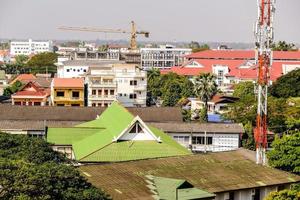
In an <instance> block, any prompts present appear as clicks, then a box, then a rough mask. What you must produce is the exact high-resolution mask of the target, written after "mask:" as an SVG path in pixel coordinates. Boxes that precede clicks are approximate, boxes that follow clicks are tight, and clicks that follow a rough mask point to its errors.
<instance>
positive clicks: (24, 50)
mask: <svg viewBox="0 0 300 200" xmlns="http://www.w3.org/2000/svg"><path fill="white" fill-rule="evenodd" d="M52 51H53V44H52V41H33V40H32V39H29V40H28V41H12V42H10V55H12V56H16V55H27V56H29V55H31V54H38V53H43V52H52Z"/></svg>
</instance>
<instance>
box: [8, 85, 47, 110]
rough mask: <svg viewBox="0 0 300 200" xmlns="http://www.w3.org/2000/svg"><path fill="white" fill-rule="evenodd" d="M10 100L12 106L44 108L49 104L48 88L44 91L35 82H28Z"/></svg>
mask: <svg viewBox="0 0 300 200" xmlns="http://www.w3.org/2000/svg"><path fill="white" fill-rule="evenodd" d="M11 99H12V105H20V106H46V105H49V103H50V88H48V89H44V88H42V87H40V86H39V85H38V83H37V82H34V81H29V82H28V83H26V84H25V85H23V86H22V88H21V89H20V90H19V91H18V92H16V93H15V94H13V95H12V96H11Z"/></svg>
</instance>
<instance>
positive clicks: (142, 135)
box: [115, 116, 160, 142]
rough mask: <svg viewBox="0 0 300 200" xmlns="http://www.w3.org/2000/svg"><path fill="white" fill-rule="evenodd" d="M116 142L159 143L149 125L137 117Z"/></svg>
mask: <svg viewBox="0 0 300 200" xmlns="http://www.w3.org/2000/svg"><path fill="white" fill-rule="evenodd" d="M115 141H157V142H160V138H157V137H156V136H155V135H154V134H153V133H152V131H151V130H150V129H149V128H148V127H147V125H146V124H145V123H144V122H143V121H142V120H141V119H140V118H139V117H138V116H137V117H135V118H134V119H133V121H132V122H131V123H130V125H129V126H128V128H126V129H125V130H124V131H123V132H122V133H121V134H120V135H119V136H118V137H117V138H116V139H115Z"/></svg>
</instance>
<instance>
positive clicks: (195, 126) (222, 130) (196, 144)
mask: <svg viewBox="0 0 300 200" xmlns="http://www.w3.org/2000/svg"><path fill="white" fill-rule="evenodd" d="M150 124H151V125H152V126H154V127H156V128H158V129H160V130H162V131H164V132H165V133H167V134H168V135H170V136H171V137H172V138H173V139H174V140H175V141H177V142H178V143H179V144H181V145H182V146H184V147H185V148H187V149H190V150H192V151H193V152H196V153H197V152H221V151H232V150H237V149H238V148H240V147H241V138H242V134H244V133H245V130H244V128H243V125H242V124H235V123H183V122H176V123H173V122H156V123H150Z"/></svg>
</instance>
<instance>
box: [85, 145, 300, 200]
mask: <svg viewBox="0 0 300 200" xmlns="http://www.w3.org/2000/svg"><path fill="white" fill-rule="evenodd" d="M251 153H252V152H251ZM248 154H249V151H247V150H244V149H241V150H237V151H231V152H218V153H207V154H197V155H187V156H179V157H170V158H160V159H149V160H139V161H134V162H122V163H111V164H105V165H96V164H95V165H86V166H81V167H80V171H81V172H82V173H83V175H85V176H86V178H87V179H88V180H89V182H91V183H92V184H93V185H94V186H96V187H98V188H101V189H103V190H104V191H105V192H107V193H108V194H110V195H111V196H112V198H113V199H122V200H124V199H151V198H152V195H153V194H152V193H151V191H150V190H149V188H148V187H147V185H148V184H149V183H148V182H147V178H146V177H145V176H146V175H153V176H158V177H166V178H172V179H183V180H186V181H188V182H189V183H191V184H192V185H193V186H194V187H196V188H201V189H202V190H205V191H208V192H210V193H219V192H226V191H232V190H241V189H249V188H257V187H264V186H271V185H281V184H287V183H296V182H299V181H300V177H299V176H297V175H293V174H290V173H287V172H283V171H281V170H277V169H273V168H271V167H267V166H261V165H257V164H256V163H255V161H252V160H251V159H250V158H249V157H248V156H247V155H248Z"/></svg>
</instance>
